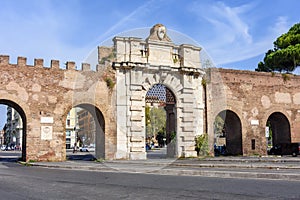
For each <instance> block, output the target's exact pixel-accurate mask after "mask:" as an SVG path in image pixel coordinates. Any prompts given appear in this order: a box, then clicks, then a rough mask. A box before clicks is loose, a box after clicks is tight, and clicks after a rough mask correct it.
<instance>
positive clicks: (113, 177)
mask: <svg viewBox="0 0 300 200" xmlns="http://www.w3.org/2000/svg"><path fill="white" fill-rule="evenodd" d="M2 155H3V154H2ZM299 188H300V181H282V180H263V179H262V180H259V179H238V178H215V177H214V178H213V177H211V178H209V177H201V176H174V175H155V174H143V173H122V172H120V171H119V172H118V171H117V172H101V171H85V170H73V169H69V170H66V169H48V168H41V167H29V166H23V165H20V164H18V163H16V162H14V158H11V159H9V158H7V157H5V156H0V197H1V199H18V200H23V199H24V200H25V199H32V200H36V199H73V200H74V199H83V200H84V199H97V200H98V199H231V200H232V199H239V200H242V199H300V190H299Z"/></svg>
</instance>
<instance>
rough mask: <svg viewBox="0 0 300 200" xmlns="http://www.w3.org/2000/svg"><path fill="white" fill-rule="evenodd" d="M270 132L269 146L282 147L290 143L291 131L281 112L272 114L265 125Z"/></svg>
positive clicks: (286, 119)
mask: <svg viewBox="0 0 300 200" xmlns="http://www.w3.org/2000/svg"><path fill="white" fill-rule="evenodd" d="M266 125H267V126H268V127H269V130H270V133H271V134H270V137H269V138H270V142H271V143H272V144H271V145H272V146H273V147H274V146H277V145H283V144H290V143H291V129H290V123H289V120H288V118H287V117H286V116H285V115H284V114H283V113H281V112H274V113H272V114H271V115H270V116H269V118H268V120H267V124H266Z"/></svg>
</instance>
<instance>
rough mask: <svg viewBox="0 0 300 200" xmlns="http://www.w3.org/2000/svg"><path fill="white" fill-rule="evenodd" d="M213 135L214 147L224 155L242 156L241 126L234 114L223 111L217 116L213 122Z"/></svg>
mask: <svg viewBox="0 0 300 200" xmlns="http://www.w3.org/2000/svg"><path fill="white" fill-rule="evenodd" d="M214 135H215V144H216V145H215V146H217V147H220V148H219V149H221V151H224V155H242V154H243V148H242V125H241V120H240V118H239V117H238V115H237V114H236V113H235V112H233V111H231V110H224V111H222V112H220V113H219V114H218V115H217V117H216V118H215V122H214ZM221 147H222V148H221ZM224 148H225V149H224ZM220 153H222V152H220Z"/></svg>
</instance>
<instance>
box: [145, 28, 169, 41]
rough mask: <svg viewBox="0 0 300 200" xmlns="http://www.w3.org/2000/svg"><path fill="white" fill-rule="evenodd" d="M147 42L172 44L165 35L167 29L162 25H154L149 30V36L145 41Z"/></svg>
mask: <svg viewBox="0 0 300 200" xmlns="http://www.w3.org/2000/svg"><path fill="white" fill-rule="evenodd" d="M146 40H147V41H148V40H157V41H163V42H172V40H171V39H170V38H169V37H168V35H167V29H166V27H165V26H164V25H162V24H156V25H154V26H153V27H152V28H151V30H150V35H149V37H148V38H147V39H146Z"/></svg>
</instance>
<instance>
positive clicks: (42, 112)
mask: <svg viewBox="0 0 300 200" xmlns="http://www.w3.org/2000/svg"><path fill="white" fill-rule="evenodd" d="M26 60H27V59H26V58H24V57H19V58H18V62H17V64H11V63H9V56H4V55H2V56H0V72H1V73H0V103H4V104H7V105H12V106H16V107H17V111H18V112H19V113H21V116H22V113H23V116H22V119H23V118H25V122H26V123H24V126H26V127H25V130H26V131H25V133H24V140H25V144H24V145H25V146H24V148H23V151H24V155H23V156H24V157H23V159H24V160H26V161H29V160H34V161H63V160H65V159H66V144H65V143H66V139H65V127H66V116H67V114H68V112H69V111H70V109H71V108H73V107H75V106H82V105H91V106H94V107H95V109H98V110H100V112H101V113H102V114H103V116H104V120H105V146H106V147H108V148H105V153H104V155H105V157H107V158H114V154H115V151H116V134H115V132H116V125H115V114H114V111H115V108H114V107H113V106H112V105H113V102H114V100H113V99H112V93H113V92H112V90H113V88H112V89H110V88H108V87H107V83H106V81H105V80H104V79H103V77H102V76H101V75H100V74H99V73H97V72H95V71H90V66H89V65H88V64H83V66H82V68H83V71H78V70H76V65H75V63H74V62H67V63H66V70H63V69H60V68H59V61H57V60H52V61H51V65H50V67H45V66H44V64H43V59H35V61H34V65H33V66H30V65H27V63H26Z"/></svg>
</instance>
